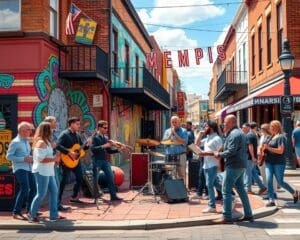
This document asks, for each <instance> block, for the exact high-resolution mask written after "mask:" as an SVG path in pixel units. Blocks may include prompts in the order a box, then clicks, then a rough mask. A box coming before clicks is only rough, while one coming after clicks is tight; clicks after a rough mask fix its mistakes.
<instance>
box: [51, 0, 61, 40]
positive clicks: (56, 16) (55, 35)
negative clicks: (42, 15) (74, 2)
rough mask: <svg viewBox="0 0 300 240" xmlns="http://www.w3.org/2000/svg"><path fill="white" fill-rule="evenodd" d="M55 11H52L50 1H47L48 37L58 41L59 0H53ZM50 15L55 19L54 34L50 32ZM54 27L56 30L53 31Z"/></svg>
mask: <svg viewBox="0 0 300 240" xmlns="http://www.w3.org/2000/svg"><path fill="white" fill-rule="evenodd" d="M55 1H56V5H57V9H54V8H53V7H52V6H51V0H49V9H50V10H49V35H50V36H52V37H55V38H56V39H59V0H55ZM51 13H54V18H53V19H55V18H56V21H55V22H54V33H52V32H51V23H52V21H51ZM55 26H56V29H55Z"/></svg>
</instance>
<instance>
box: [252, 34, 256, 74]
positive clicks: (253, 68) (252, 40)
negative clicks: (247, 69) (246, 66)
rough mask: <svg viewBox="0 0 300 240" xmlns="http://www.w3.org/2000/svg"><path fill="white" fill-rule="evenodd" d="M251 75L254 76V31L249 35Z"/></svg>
mask: <svg viewBox="0 0 300 240" xmlns="http://www.w3.org/2000/svg"><path fill="white" fill-rule="evenodd" d="M251 64H252V66H251V75H252V76H255V33H253V34H252V35H251Z"/></svg>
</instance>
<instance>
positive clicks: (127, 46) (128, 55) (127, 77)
mask: <svg viewBox="0 0 300 240" xmlns="http://www.w3.org/2000/svg"><path fill="white" fill-rule="evenodd" d="M129 51H130V48H129V43H128V42H125V74H124V76H125V81H126V82H129V80H130V79H129V75H130V74H129V66H130V65H129V64H130V52H129Z"/></svg>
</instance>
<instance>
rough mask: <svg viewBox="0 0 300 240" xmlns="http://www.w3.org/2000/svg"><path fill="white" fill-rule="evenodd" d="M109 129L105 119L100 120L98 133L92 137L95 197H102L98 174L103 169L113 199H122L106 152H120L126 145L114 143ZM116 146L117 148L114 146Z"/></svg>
mask: <svg viewBox="0 0 300 240" xmlns="http://www.w3.org/2000/svg"><path fill="white" fill-rule="evenodd" d="M107 129H108V123H107V122H106V121H104V120H100V121H99V122H98V124H97V134H96V135H94V136H93V138H92V145H91V150H92V153H93V155H92V159H93V185H94V193H95V198H98V197H100V195H101V194H100V193H99V185H98V176H99V171H100V170H102V171H103V172H104V173H105V176H106V178H107V185H108V189H109V193H110V200H111V201H118V200H122V198H120V197H118V196H117V194H116V189H115V184H114V175H113V172H112V170H111V165H110V162H109V161H108V160H107V159H106V153H109V154H113V153H118V152H119V151H120V150H123V149H124V146H119V145H116V144H115V143H114V141H110V140H108V138H107V136H106V134H107ZM112 147H116V148H112Z"/></svg>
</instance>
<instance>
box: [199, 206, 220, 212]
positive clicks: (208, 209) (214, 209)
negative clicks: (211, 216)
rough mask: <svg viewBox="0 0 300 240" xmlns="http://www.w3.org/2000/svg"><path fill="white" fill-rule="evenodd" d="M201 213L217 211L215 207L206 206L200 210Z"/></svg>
mask: <svg viewBox="0 0 300 240" xmlns="http://www.w3.org/2000/svg"><path fill="white" fill-rule="evenodd" d="M202 212H203V213H217V209H216V208H212V207H208V208H206V209H204V210H203V211H202Z"/></svg>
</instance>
